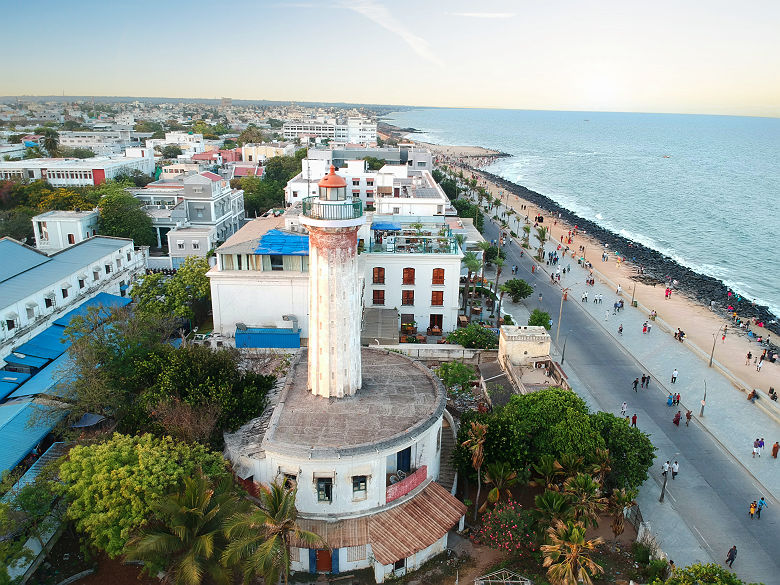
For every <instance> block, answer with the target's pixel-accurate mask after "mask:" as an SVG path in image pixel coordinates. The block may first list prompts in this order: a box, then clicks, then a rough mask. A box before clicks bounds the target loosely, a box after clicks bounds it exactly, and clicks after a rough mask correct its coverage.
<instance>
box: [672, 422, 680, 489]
mask: <svg viewBox="0 0 780 585" xmlns="http://www.w3.org/2000/svg"><path fill="white" fill-rule="evenodd" d="M681 418H682V415H681V414H680V411H679V410H678V411H677V414H675V415H674V418H673V419H672V422H673V423H674V426H676V427H679V426H680V419H681ZM672 479H674V478H672Z"/></svg>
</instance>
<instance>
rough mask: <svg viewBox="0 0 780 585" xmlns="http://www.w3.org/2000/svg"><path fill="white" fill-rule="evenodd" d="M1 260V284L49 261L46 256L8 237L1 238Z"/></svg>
mask: <svg viewBox="0 0 780 585" xmlns="http://www.w3.org/2000/svg"><path fill="white" fill-rule="evenodd" d="M0 258H2V259H3V261H2V263H0V283H2V282H5V281H6V280H8V279H9V278H13V277H14V276H16V275H17V274H21V273H22V272H25V271H26V270H29V269H30V268H33V267H35V266H38V265H39V264H43V263H44V262H48V261H49V258H48V256H46V254H44V253H42V252H38V251H36V250H33V249H32V248H30V247H28V246H25V245H24V244H22V243H20V242H17V241H16V240H14V239H11V238H8V237H5V238H0Z"/></svg>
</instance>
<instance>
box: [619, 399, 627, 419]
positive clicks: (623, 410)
mask: <svg viewBox="0 0 780 585" xmlns="http://www.w3.org/2000/svg"><path fill="white" fill-rule="evenodd" d="M626 410H628V403H627V402H624V403H623V406H621V407H620V416H626Z"/></svg>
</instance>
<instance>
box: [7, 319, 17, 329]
mask: <svg viewBox="0 0 780 585" xmlns="http://www.w3.org/2000/svg"><path fill="white" fill-rule="evenodd" d="M5 328H6V329H8V331H10V330H11V329H15V328H16V321H14V320H13V319H6V320H5Z"/></svg>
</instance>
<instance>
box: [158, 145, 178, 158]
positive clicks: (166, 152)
mask: <svg viewBox="0 0 780 585" xmlns="http://www.w3.org/2000/svg"><path fill="white" fill-rule="evenodd" d="M160 153H161V154H162V156H163V158H176V157H177V156H179V155H180V154H182V150H181V147H180V146H179V145H178V144H168V145H167V146H163V147H162V150H161V151H160Z"/></svg>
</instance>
